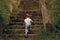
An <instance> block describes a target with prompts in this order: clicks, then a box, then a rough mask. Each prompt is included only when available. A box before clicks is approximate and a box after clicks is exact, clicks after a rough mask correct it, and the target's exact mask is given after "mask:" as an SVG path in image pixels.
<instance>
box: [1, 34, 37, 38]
mask: <svg viewBox="0 0 60 40" xmlns="http://www.w3.org/2000/svg"><path fill="white" fill-rule="evenodd" d="M36 35H37V34H27V36H36ZM2 36H8V37H9V38H13V37H19V36H23V37H25V36H26V35H25V34H2Z"/></svg>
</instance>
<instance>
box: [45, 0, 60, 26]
mask: <svg viewBox="0 0 60 40" xmlns="http://www.w3.org/2000/svg"><path fill="white" fill-rule="evenodd" d="M46 5H47V8H48V13H49V15H50V18H51V20H52V23H53V25H54V26H57V27H60V0H46Z"/></svg>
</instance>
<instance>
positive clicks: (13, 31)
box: [1, 11, 43, 40]
mask: <svg viewBox="0 0 60 40" xmlns="http://www.w3.org/2000/svg"><path fill="white" fill-rule="evenodd" d="M33 12H36V11H31V13H30V14H31V15H32V16H31V18H32V19H33V21H34V24H32V25H31V28H32V30H31V32H30V33H29V34H28V38H25V34H24V30H25V27H24V19H25V14H26V13H24V14H23V13H20V12H19V13H17V16H16V17H14V16H11V17H10V23H9V26H8V27H7V28H6V30H7V33H4V34H3V35H2V37H3V39H2V38H1V40H4V39H6V40H25V39H28V40H33V37H34V36H36V35H38V33H37V31H38V30H39V28H40V25H41V24H43V23H42V22H41V21H42V20H41V19H42V15H41V13H39V12H36V13H33ZM28 13H29V11H28ZM4 36H5V37H4Z"/></svg>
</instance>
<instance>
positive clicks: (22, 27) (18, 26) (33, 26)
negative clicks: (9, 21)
mask: <svg viewBox="0 0 60 40" xmlns="http://www.w3.org/2000/svg"><path fill="white" fill-rule="evenodd" d="M30 27H31V28H32V29H33V28H35V27H40V25H31V26H30ZM7 28H10V29H11V28H14V29H24V28H25V26H24V25H23V26H22V25H13V26H8V27H7Z"/></svg>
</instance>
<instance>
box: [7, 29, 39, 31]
mask: <svg viewBox="0 0 60 40" xmlns="http://www.w3.org/2000/svg"><path fill="white" fill-rule="evenodd" d="M8 30H11V31H24V30H25V29H8ZM34 30H38V29H31V31H34Z"/></svg>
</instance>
